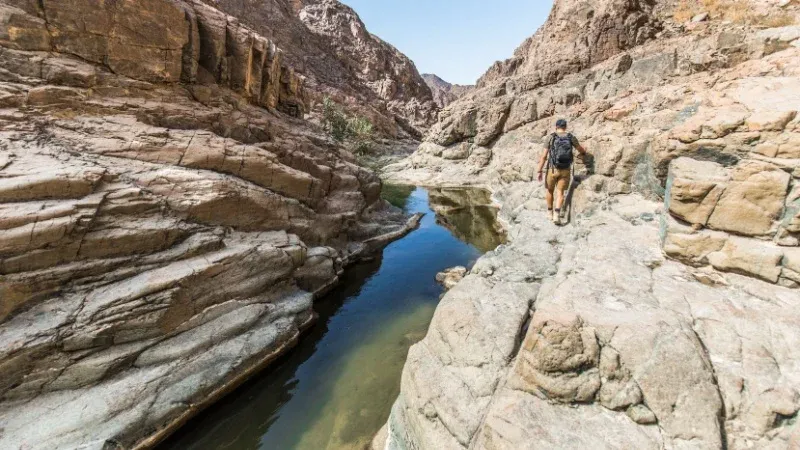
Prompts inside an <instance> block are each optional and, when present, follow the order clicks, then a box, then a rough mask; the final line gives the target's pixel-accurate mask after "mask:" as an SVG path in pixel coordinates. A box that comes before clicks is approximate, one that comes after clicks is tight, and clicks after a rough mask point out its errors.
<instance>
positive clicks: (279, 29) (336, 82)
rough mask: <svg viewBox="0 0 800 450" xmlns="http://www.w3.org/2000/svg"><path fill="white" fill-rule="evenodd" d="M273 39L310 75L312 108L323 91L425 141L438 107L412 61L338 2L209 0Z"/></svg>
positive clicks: (382, 127) (384, 127)
mask: <svg viewBox="0 0 800 450" xmlns="http://www.w3.org/2000/svg"><path fill="white" fill-rule="evenodd" d="M204 1H205V3H207V4H209V5H212V6H214V7H216V8H218V9H220V10H221V11H224V12H226V13H228V14H230V15H232V16H234V17H236V18H237V20H239V21H241V23H243V24H246V25H248V26H249V27H251V28H252V29H254V30H256V31H257V32H259V33H260V34H262V35H263V36H266V37H269V38H270V39H272V40H274V41H275V42H276V43H277V44H278V46H279V47H280V48H281V49H282V50H283V51H284V52H285V58H286V60H287V61H288V62H289V63H290V64H291V65H292V67H294V68H295V69H296V70H297V71H298V73H300V74H302V75H303V76H304V77H305V78H306V86H307V89H308V91H309V97H310V103H311V104H310V105H309V106H310V107H312V108H313V107H314V106H315V105H318V104H320V103H321V100H322V98H323V97H324V96H329V97H331V98H332V99H334V100H335V101H337V102H339V103H341V104H343V105H345V106H346V107H347V109H348V110H351V111H353V112H355V113H357V114H360V115H363V116H366V117H368V118H369V119H370V120H371V121H372V122H373V123H374V124H375V125H376V128H377V129H378V130H379V131H381V132H383V133H384V134H386V135H388V136H391V137H395V138H402V137H411V138H414V139H419V138H420V137H421V135H422V133H423V132H424V131H426V130H427V129H428V127H429V126H430V125H431V124H432V123H433V121H435V119H436V113H437V107H436V105H435V104H434V103H433V102H432V97H431V93H430V90H429V89H428V88H427V86H426V85H425V83H424V81H423V80H422V78H421V77H420V75H419V72H417V69H416V67H415V66H414V63H413V62H412V61H411V60H410V59H408V57H406V56H405V55H403V54H402V53H400V52H399V51H398V50H397V49H395V48H394V47H392V46H391V45H390V44H388V43H386V42H384V41H383V40H381V39H380V38H378V37H377V36H374V35H372V34H370V33H369V32H368V31H367V29H366V26H365V25H364V23H363V22H362V21H361V19H360V18H359V17H358V15H357V14H356V13H355V12H354V11H353V10H352V9H351V8H350V7H348V6H346V5H343V4H342V3H340V2H338V1H336V0H266V1H263V2H256V3H253V2H238V1H230V0H204Z"/></svg>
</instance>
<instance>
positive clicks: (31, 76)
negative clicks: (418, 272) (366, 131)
mask: <svg viewBox="0 0 800 450" xmlns="http://www.w3.org/2000/svg"><path fill="white" fill-rule="evenodd" d="M0 61H2V63H1V64H0V447H2V448H9V449H11V448H15V449H16V448H42V449H44V448H128V447H134V446H136V445H140V444H141V445H151V444H153V443H154V442H156V441H157V440H158V439H159V438H160V437H162V436H163V435H164V434H166V433H168V432H169V430H170V429H171V426H172V425H175V424H179V423H180V422H181V421H183V420H185V419H186V418H187V417H189V416H191V415H192V414H194V413H196V412H197V411H198V410H199V409H200V408H202V407H204V406H206V405H208V404H209V403H210V402H213V401H214V400H215V399H216V398H218V397H219V396H220V395H222V394H223V393H225V392H226V391H228V390H230V389H231V388H233V387H235V386H236V385H237V384H238V383H240V382H241V381H242V380H243V379H245V378H246V377H247V376H248V375H249V374H250V373H252V372H254V371H256V370H258V369H259V368H261V367H263V366H264V365H266V364H268V363H269V362H270V361H271V360H272V359H274V358H275V357H276V356H278V355H279V354H281V353H282V352H283V351H285V350H286V349H287V348H289V347H291V346H292V344H293V343H294V342H295V341H296V340H297V338H298V335H299V333H300V331H301V330H302V329H303V328H304V327H306V326H308V325H309V324H310V323H311V322H312V321H313V319H314V312H313V309H312V301H313V298H314V295H315V294H317V293H321V292H324V290H325V289H326V288H327V287H328V286H330V285H331V284H333V283H335V282H336V279H337V275H338V274H339V273H340V271H341V270H342V268H343V266H344V265H346V264H347V263H348V261H352V260H354V259H355V258H357V257H358V256H359V254H362V253H363V252H366V251H369V250H371V249H374V248H376V247H378V246H379V245H381V243H382V242H384V241H385V240H386V239H390V238H392V237H396V236H397V235H399V234H401V233H403V232H404V231H406V230H407V227H406V224H405V218H403V217H402V215H400V214H395V213H392V212H391V211H389V210H386V209H385V206H384V204H383V202H381V201H380V200H379V193H380V181H379V180H378V179H377V178H376V177H375V176H374V175H372V174H371V173H370V172H368V171H366V170H364V169H361V168H359V167H358V166H356V165H354V164H353V163H352V162H350V161H349V160H348V159H347V155H346V154H345V153H343V152H342V151H340V149H339V148H337V147H336V146H334V145H332V144H331V143H329V142H328V141H327V140H326V139H324V138H322V137H320V136H319V135H318V134H317V133H318V132H317V131H316V129H315V128H313V127H310V126H309V125H308V124H307V123H306V122H304V121H303V120H302V119H300V117H302V115H303V113H304V112H305V111H306V110H307V105H308V101H309V100H308V95H307V91H306V89H305V87H304V84H303V79H302V77H300V76H298V75H297V74H296V71H295V69H294V68H293V67H292V66H291V65H290V64H289V63H288V62H287V59H286V58H285V54H284V53H283V52H282V50H281V49H280V48H279V47H278V46H277V45H276V44H275V42H274V41H273V40H271V39H269V38H267V37H265V36H264V35H263V34H261V33H259V32H257V31H255V30H253V29H251V28H249V27H247V26H245V25H243V24H242V23H241V22H240V21H239V20H237V19H236V18H234V17H232V16H229V15H226V14H225V13H223V12H221V11H220V10H218V9H215V8H213V7H211V6H209V5H207V4H205V3H203V2H200V1H181V0H145V1H142V0H136V1H133V0H130V1H129V0H121V1H116V2H100V3H98V2H94V1H88V0H87V1H76V0H70V1H55V0H54V1H50V0H48V1H46V2H35V1H27V0H4V1H2V2H0Z"/></svg>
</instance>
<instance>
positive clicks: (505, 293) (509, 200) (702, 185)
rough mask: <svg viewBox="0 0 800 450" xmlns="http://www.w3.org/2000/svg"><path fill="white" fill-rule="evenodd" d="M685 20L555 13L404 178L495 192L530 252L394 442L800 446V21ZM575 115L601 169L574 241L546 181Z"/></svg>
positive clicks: (451, 353)
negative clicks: (544, 159) (560, 133)
mask: <svg viewBox="0 0 800 450" xmlns="http://www.w3.org/2000/svg"><path fill="white" fill-rule="evenodd" d="M678 3H679V2H670V1H656V2H615V1H598V2H590V3H586V2H583V3H581V4H580V5H578V4H577V2H570V1H567V0H564V1H557V2H556V4H555V6H554V10H553V13H552V14H551V16H550V19H549V20H548V22H547V23H546V24H545V25H544V27H543V28H542V29H541V30H540V31H539V32H538V33H537V34H536V35H535V36H534V37H533V38H532V39H530V40H529V41H527V42H526V44H524V45H523V47H521V50H519V51H518V52H517V55H516V57H515V59H512V60H511V61H509V62H506V63H504V64H500V65H498V66H495V67H494V68H492V69H491V70H490V71H489V73H488V74H487V75H486V76H484V78H483V79H482V80H481V83H480V86H479V88H478V89H477V90H475V91H474V92H472V93H470V94H468V95H467V96H465V97H463V98H461V99H459V100H457V101H456V102H454V103H452V104H451V105H449V106H448V107H447V108H446V109H445V110H444V111H443V112H442V113H441V115H440V121H439V122H438V123H437V124H436V125H435V126H434V127H433V128H432V130H431V132H430V133H429V134H428V135H427V138H426V142H425V143H423V144H422V145H421V146H420V148H419V149H418V150H417V152H415V154H414V155H413V156H412V157H410V158H409V159H408V160H407V161H406V162H404V163H400V164H398V165H396V166H394V167H392V168H391V170H390V171H389V172H390V174H389V177H390V178H394V179H396V180H405V181H411V182H416V183H424V184H429V185H430V184H432V185H436V184H442V185H453V184H475V185H482V186H487V187H489V188H491V189H492V190H493V191H494V193H495V197H496V198H497V200H498V201H500V202H501V203H502V205H503V209H502V212H501V216H502V218H504V219H505V221H506V222H507V223H508V226H509V232H508V236H509V241H510V243H509V244H508V245H503V246H500V247H499V248H498V249H496V250H495V251H493V252H490V253H488V254H487V255H485V256H484V257H482V258H481V259H480V260H479V261H478V262H477V263H476V265H475V267H474V268H473V269H472V271H471V272H470V273H469V274H468V275H467V276H466V277H465V278H464V279H463V281H461V282H459V283H458V284H456V285H455V287H453V288H452V289H451V290H450V291H449V292H448V293H447V294H446V295H445V297H444V298H443V300H442V302H441V304H440V306H439V308H438V310H437V312H436V315H435V316H434V319H433V323H432V324H431V328H430V330H429V332H428V335H427V336H426V338H425V339H424V340H423V341H421V342H420V343H419V344H417V345H415V346H414V347H412V349H411V351H410V352H409V359H408V362H407V364H406V367H405V369H404V373H403V380H402V392H401V395H400V397H399V398H398V400H397V403H396V404H395V406H394V409H393V412H392V415H391V418H390V420H389V422H388V425H387V429H386V430H384V431H383V432H384V433H385V436H387V438H386V439H378V440H377V442H376V444H375V445H376V446H377V447H379V448H384V447H385V448H389V449H427V448H437V449H438V448H441V449H445V448H453V449H459V448H491V449H523V448H686V449H688V448H698V449H700V448H702V449H707V448H719V449H724V448H728V449H740V448H781V449H784V448H786V449H788V448H794V447H797V446H798V445H800V427H798V425H797V414H798V410H800V391H799V390H798V386H800V379H798V374H800V370H799V369H798V364H800V354H798V352H797V351H796V348H797V344H798V342H800V331H798V329H799V328H798V327H797V325H798V323H800V315H798V313H797V311H796V310H797V308H796V304H797V302H798V299H800V290H798V289H797V288H798V287H799V286H800V284H798V281H797V266H796V261H797V259H798V258H797V251H798V249H799V248H800V247H798V238H800V234H798V231H797V229H796V226H795V225H796V223H797V220H798V218H797V213H798V204H797V202H798V193H797V191H798V186H800V184H799V183H800V181H798V180H800V172H799V170H800V153H797V148H796V145H795V144H794V142H795V138H796V136H797V134H798V132H800V122H798V121H799V120H800V118H798V110H800V28H798V26H796V25H789V26H780V27H774V26H772V27H771V25H772V24H773V23H774V17H778V16H779V15H781V16H780V17H783V18H784V19H781V21H780V22H784V23H781V25H784V24H785V22H789V21H793V20H796V17H797V15H798V9H797V6H796V5H792V4H791V3H785V4H784V6H778V5H776V4H772V3H767V2H752V5H751V7H752V8H751V10H752V11H755V13H752V14H755V15H754V16H748V17H749V19H748V20H747V21H744V23H737V22H735V21H734V22H732V21H729V20H727V19H726V20H723V19H724V18H723V17H721V16H715V15H713V14H710V15H709V16H708V17H701V18H699V19H697V21H695V22H691V23H677V22H676V21H675V20H674V17H676V15H675V13H674V11H675V8H677V7H678V6H679V5H678ZM740 6H741V5H740ZM763 11H766V12H769V14H768V15H758V14H760V12H763ZM579 12H582V13H581V14H578V13H579ZM748 14H751V12H748ZM568 18H569V19H570V20H569V23H571V24H574V23H575V22H576V21H578V23H580V24H581V25H580V26H577V27H575V29H574V31H569V30H567V29H566V28H565V27H567V25H568V20H567V19H568ZM706 19H708V20H706ZM584 30H588V35H587V34H586V33H584ZM583 37H586V39H584V38H583ZM607 37H608V38H610V39H607V40H606V38H607ZM655 37H657V39H653V38H655ZM564 49H566V50H564ZM564 53H566V56H564ZM559 56H560V57H559ZM561 117H564V118H567V119H569V121H570V125H571V129H572V130H573V132H574V133H576V135H577V136H578V137H579V138H581V140H582V142H583V143H584V145H585V146H586V147H587V148H588V149H589V150H590V152H592V154H593V156H594V158H593V159H592V160H589V161H587V165H586V166H583V165H580V164H579V165H578V167H577V168H576V174H577V175H578V178H577V180H576V182H575V183H574V187H575V189H574V191H573V192H572V194H571V198H572V203H571V205H572V208H571V213H572V216H571V217H572V221H571V223H570V224H569V225H567V226H565V227H560V228H559V227H555V226H553V225H552V224H551V223H550V222H549V221H547V220H546V218H545V215H544V214H543V212H544V202H543V199H542V197H543V191H542V187H541V184H538V183H536V182H535V177H536V173H535V170H536V162H537V161H538V157H539V155H540V152H541V151H542V148H543V139H544V138H545V137H546V136H547V134H548V133H550V132H551V131H552V129H553V125H554V122H555V119H556V118H561Z"/></svg>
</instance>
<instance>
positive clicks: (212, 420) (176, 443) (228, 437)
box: [161, 187, 502, 450]
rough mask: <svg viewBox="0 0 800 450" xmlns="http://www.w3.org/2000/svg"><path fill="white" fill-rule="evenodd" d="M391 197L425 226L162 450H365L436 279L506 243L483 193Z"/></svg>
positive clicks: (436, 291) (352, 272)
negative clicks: (290, 346) (292, 344)
mask: <svg viewBox="0 0 800 450" xmlns="http://www.w3.org/2000/svg"><path fill="white" fill-rule="evenodd" d="M388 189H392V187H389V188H388ZM405 192H408V193H407V194H406V193H405ZM389 194H390V195H392V196H394V198H395V200H396V201H397V202H398V204H401V205H404V208H405V210H406V211H407V212H409V213H415V212H425V213H428V214H427V215H426V216H425V217H424V218H423V220H422V222H421V224H420V229H419V230H417V231H415V232H414V233H411V234H410V235H408V236H406V237H405V238H403V239H401V240H399V241H397V242H394V243H392V244H391V245H389V246H388V247H387V248H386V249H385V250H384V252H383V255H382V258H377V259H375V260H373V261H371V262H368V263H364V264H358V265H356V266H354V267H351V268H349V269H348V270H347V272H346V273H345V275H344V276H343V278H342V283H341V285H340V286H339V287H338V288H337V289H336V290H334V291H333V292H332V293H331V294H329V295H327V296H326V297H325V298H324V299H322V300H320V301H319V302H318V303H317V304H316V305H315V309H316V310H317V312H318V314H319V316H320V320H319V322H318V323H317V324H316V325H315V326H314V327H313V328H312V329H311V330H310V332H309V333H308V334H307V335H305V336H303V338H302V339H301V340H300V344H299V345H298V346H297V348H296V349H295V350H293V351H292V352H290V353H289V354H288V355H287V356H286V357H284V358H283V359H282V360H281V361H279V362H278V363H277V364H275V365H274V366H273V368H271V369H269V370H267V371H266V372H265V373H264V374H262V375H260V376H259V377H257V378H256V379H254V380H252V381H251V382H249V383H247V384H246V385H245V386H243V387H242V388H240V389H239V390H237V391H236V392H235V393H234V394H232V395H230V396H228V397H227V398H226V399H224V400H223V401H221V402H220V403H218V404H217V405H215V406H213V407H211V408H210V409H209V410H208V411H206V412H205V413H203V414H202V415H201V416H200V417H198V418H197V419H195V420H193V421H191V422H190V423H189V424H187V425H186V426H185V427H184V428H183V429H182V430H181V431H180V432H179V433H178V434H176V435H175V436H174V437H173V438H171V439H170V440H169V441H167V442H165V443H164V444H162V446H161V448H164V449H237V450H238V449H276V450H284V449H303V450H306V449H308V450H318V449H363V448H364V447H365V446H366V444H367V443H369V441H370V440H371V439H372V436H373V435H374V434H375V433H376V432H377V431H378V430H379V429H380V427H381V426H382V425H383V424H384V423H385V422H386V419H387V418H388V416H389V412H390V408H391V406H392V403H393V402H394V399H395V398H396V397H397V394H398V393H399V390H400V374H401V371H402V367H403V364H404V363H405V358H406V355H407V353H408V348H409V347H410V346H411V345H412V344H414V343H415V342H417V341H419V340H420V339H422V337H423V336H424V335H425V333H426V331H427V328H428V325H429V324H430V320H431V317H432V316H433V312H434V309H435V308H436V304H437V303H438V300H439V296H440V295H441V293H442V290H441V287H440V286H439V285H438V284H437V283H436V282H435V281H434V276H435V275H436V273H437V272H439V271H440V270H442V269H445V268H447V267H452V266H456V265H464V266H471V265H472V264H473V263H474V262H475V260H476V259H477V257H478V256H480V254H481V253H482V252H483V251H485V250H487V249H492V248H494V247H493V245H497V244H499V243H501V242H502V237H501V236H499V235H498V233H497V226H496V224H495V221H494V217H495V210H494V209H493V208H490V207H488V206H487V205H488V204H489V201H488V200H489V199H488V195H487V194H486V193H485V192H483V191H476V190H466V189H459V190H452V189H448V190H431V191H430V196H429V195H428V193H427V192H426V191H425V190H423V189H414V190H406V191H403V190H401V189H395V190H393V191H390V192H389ZM429 199H430V204H429V201H428V200H429ZM473 202H474V203H473ZM434 211H435V212H436V214H433V212H434ZM464 241H466V242H464Z"/></svg>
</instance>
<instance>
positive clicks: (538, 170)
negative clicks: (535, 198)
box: [536, 149, 550, 181]
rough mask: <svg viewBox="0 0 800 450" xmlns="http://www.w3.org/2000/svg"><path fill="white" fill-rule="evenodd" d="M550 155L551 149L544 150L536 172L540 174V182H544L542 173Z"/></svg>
mask: <svg viewBox="0 0 800 450" xmlns="http://www.w3.org/2000/svg"><path fill="white" fill-rule="evenodd" d="M548 153H550V151H549V149H544V150H543V151H542V156H541V158H539V168H538V169H537V171H536V173H538V174H539V181H542V172H543V171H544V163H546V162H547V154H548Z"/></svg>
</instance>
